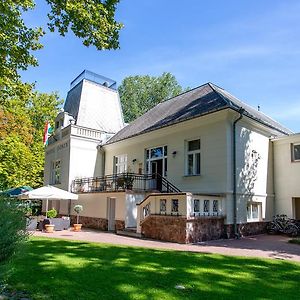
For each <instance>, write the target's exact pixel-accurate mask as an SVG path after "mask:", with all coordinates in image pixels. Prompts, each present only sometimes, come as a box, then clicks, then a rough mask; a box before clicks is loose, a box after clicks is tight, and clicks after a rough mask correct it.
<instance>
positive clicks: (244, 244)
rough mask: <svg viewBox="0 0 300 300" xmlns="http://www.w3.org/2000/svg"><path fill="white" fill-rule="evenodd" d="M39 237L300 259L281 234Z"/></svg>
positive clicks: (60, 233)
mask: <svg viewBox="0 0 300 300" xmlns="http://www.w3.org/2000/svg"><path fill="white" fill-rule="evenodd" d="M33 234H34V236H37V237H49V238H50V237H51V238H60V239H68V240H79V241H87V242H96V243H106V244H114V245H125V246H137V247H146V248H155V249H169V250H178V251H191V252H201V253H216V254H223V255H235V256H248V257H262V258H273V259H284V260H292V261H298V262H300V245H296V244H290V243H288V240H289V239H290V238H288V237H285V236H278V235H257V236H252V237H245V238H242V239H239V240H233V239H230V240H216V241H208V242H203V243H198V244H177V243H170V242H161V241H154V240H149V239H138V238H132V237H125V236H120V235H116V234H114V233H109V232H103V231H96V230H92V229H84V230H82V231H81V232H73V231H70V230H63V231H55V232H54V233H44V232H40V231H36V232H34V233H33Z"/></svg>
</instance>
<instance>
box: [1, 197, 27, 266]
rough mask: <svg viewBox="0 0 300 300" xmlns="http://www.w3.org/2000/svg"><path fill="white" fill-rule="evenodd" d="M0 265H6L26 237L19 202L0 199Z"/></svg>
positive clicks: (22, 210)
mask: <svg viewBox="0 0 300 300" xmlns="http://www.w3.org/2000/svg"><path fill="white" fill-rule="evenodd" d="M0 212H1V216H0V264H4V263H7V262H8V261H9V260H10V259H11V257H12V256H13V255H14V254H15V253H16V252H17V250H18V249H19V248H20V246H21V245H22V244H23V243H24V242H25V240H26V239H27V237H28V233H27V232H26V215H25V212H24V208H23V207H22V206H21V205H20V202H19V201H17V200H16V199H13V198H6V197H0Z"/></svg>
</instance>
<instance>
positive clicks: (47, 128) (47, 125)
mask: <svg viewBox="0 0 300 300" xmlns="http://www.w3.org/2000/svg"><path fill="white" fill-rule="evenodd" d="M50 134H51V126H50V123H49V121H46V123H45V128H44V138H43V142H44V146H47V145H48V139H49V136H50Z"/></svg>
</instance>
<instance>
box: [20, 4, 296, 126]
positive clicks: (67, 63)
mask: <svg viewBox="0 0 300 300" xmlns="http://www.w3.org/2000/svg"><path fill="white" fill-rule="evenodd" d="M36 2H37V6H36V9H35V10H34V11H32V12H30V13H26V14H25V20H26V23H27V24H28V25H30V26H43V27H44V28H45V27H46V22H47V18H46V14H47V11H48V9H49V8H48V6H47V4H46V1H45V0H37V1H36ZM117 20H119V21H121V22H122V23H124V26H125V27H124V29H123V30H122V31H121V35H120V46H121V49H120V50H113V51H97V50H96V49H95V48H93V47H90V48H87V47H85V46H83V45H82V43H81V40H79V39H78V38H76V37H74V36H73V34H72V33H70V34H68V35H67V36H66V37H60V36H59V35H58V34H57V33H47V34H46V35H45V37H43V38H42V43H43V44H44V49H42V50H40V51H38V52H36V57H37V58H38V60H39V66H38V67H36V68H30V69H29V70H27V71H26V72H23V73H22V77H23V79H24V80H27V81H30V82H36V86H37V89H38V90H40V91H43V92H51V91H58V92H59V94H60V95H61V97H63V98H65V97H66V93H67V91H68V89H69V85H70V82H71V81H72V80H73V79H74V78H75V77H76V76H77V75H78V74H79V73H80V72H81V71H82V70H84V69H88V70H91V71H94V72H96V73H98V74H101V75H104V76H107V77H109V78H112V79H114V80H116V81H117V82H118V83H119V84H120V83H121V81H122V79H123V78H124V77H126V76H130V75H145V74H149V75H160V74H161V73H163V72H171V73H172V74H174V75H175V76H176V78H177V79H178V81H179V83H180V84H181V85H183V86H184V87H186V86H189V87H196V86H198V85H201V84H203V83H205V82H208V81H210V82H213V83H215V84H217V85H219V86H221V87H223V88H224V89H226V90H227V91H229V92H231V93H232V94H233V95H235V96H236V97H238V98H240V99H241V100H243V101H245V102H247V103H248V104H250V105H252V106H254V107H257V105H260V107H261V110H262V112H264V113H266V114H268V115H269V116H271V117H272V118H274V119H276V120H277V121H279V122H281V123H282V124H284V125H285V126H287V127H289V128H290V129H291V130H293V131H295V132H300V122H299V120H300V118H299V115H300V95H299V93H298V90H299V88H300V26H299V24H300V1H298V0H294V1H293V0H285V1H276V0H272V1H271V0H266V1H263V0H261V1H254V0H252V1H250V0H249V1H240V0H235V1H234V0H226V1H225V0H224V1H222V0H219V1H213V0H211V1H202V0H189V1H185V2H184V1H182V0H181V1H179V0H121V2H120V4H119V5H118V8H117Z"/></svg>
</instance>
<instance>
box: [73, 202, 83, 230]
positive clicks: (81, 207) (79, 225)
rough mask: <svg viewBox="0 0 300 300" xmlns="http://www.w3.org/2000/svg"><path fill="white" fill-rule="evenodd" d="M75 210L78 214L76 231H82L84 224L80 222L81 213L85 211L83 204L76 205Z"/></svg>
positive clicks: (74, 225)
mask: <svg viewBox="0 0 300 300" xmlns="http://www.w3.org/2000/svg"><path fill="white" fill-rule="evenodd" d="M74 211H75V212H76V214H77V219H76V223H75V224H73V228H74V231H80V230H81V226H82V224H79V214H80V213H81V212H82V211H83V206H82V205H80V204H77V205H75V206H74Z"/></svg>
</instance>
